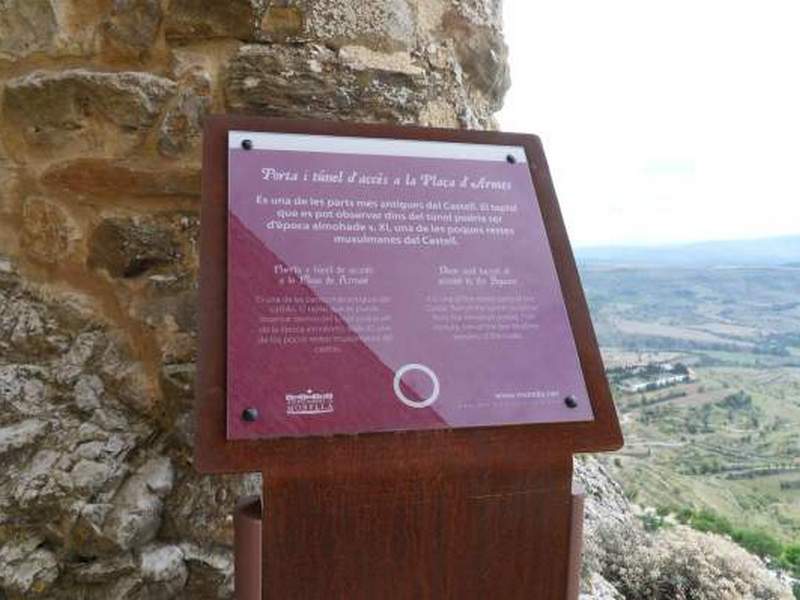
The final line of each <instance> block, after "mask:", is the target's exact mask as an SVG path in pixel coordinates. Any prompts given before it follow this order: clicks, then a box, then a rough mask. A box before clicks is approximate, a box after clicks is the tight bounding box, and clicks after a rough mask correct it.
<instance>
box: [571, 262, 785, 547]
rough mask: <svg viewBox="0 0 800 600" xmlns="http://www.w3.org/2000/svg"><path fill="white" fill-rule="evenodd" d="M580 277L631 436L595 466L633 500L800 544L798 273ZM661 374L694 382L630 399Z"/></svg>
mask: <svg viewBox="0 0 800 600" xmlns="http://www.w3.org/2000/svg"><path fill="white" fill-rule="evenodd" d="M581 277H582V280H583V283H584V286H585V288H586V290H587V297H588V298H589V303H590V306H591V310H592V317H593V320H594V323H595V327H596V329H597V333H598V337H599V339H600V343H601V346H602V347H603V355H604V358H605V362H606V366H607V368H608V369H609V377H610V379H611V380H612V388H613V389H614V395H615V399H616V402H617V408H618V410H619V412H620V417H621V420H622V424H623V430H624V432H625V438H626V445H625V448H624V450H622V451H621V452H619V453H617V454H615V455H613V456H604V457H603V460H604V462H606V464H607V465H608V466H609V467H610V468H611V469H612V472H613V473H614V474H615V476H616V477H617V478H618V479H619V480H620V481H621V482H622V484H623V486H624V488H625V490H626V492H627V493H628V495H629V496H630V497H631V498H634V499H635V500H636V502H637V503H639V504H642V505H645V506H652V507H656V508H660V509H662V512H678V511H680V510H681V509H684V508H692V509H695V510H700V509H710V510H712V511H714V512H715V513H717V514H719V515H721V516H723V517H725V518H727V519H728V520H729V521H730V522H731V523H732V524H733V525H734V526H736V527H741V528H747V529H752V530H757V531H763V532H766V533H768V534H769V535H771V536H773V537H775V538H776V539H778V540H780V541H781V542H782V543H784V544H786V543H791V542H797V541H798V540H800V441H799V438H800V435H798V434H800V269H797V268H774V267H770V268H755V267H748V268H742V269H739V268H724V269H720V268H717V269H715V268H704V269H687V268H667V267H661V268H652V269H646V268H615V267H613V266H608V265H605V266H603V267H602V268H592V267H591V266H589V267H584V268H583V270H582V271H581ZM664 364H666V365H674V364H679V365H685V366H686V367H688V369H689V371H690V372H691V381H689V382H684V383H678V384H674V385H666V386H664V387H659V388H658V389H650V390H647V391H637V392H631V391H630V390H629V388H630V382H631V381H635V382H640V381H641V380H642V378H643V377H644V378H645V381H646V380H647V379H646V378H647V377H648V376H649V377H653V378H656V377H657V375H653V374H652V373H651V374H650V375H647V374H645V375H642V374H641V373H642V372H644V373H647V372H648V371H647V370H648V369H649V371H650V372H652V371H653V370H654V369H655V368H656V366H657V365H664ZM647 365H650V366H649V367H648V366H647ZM670 368H671V367H670ZM654 381H655V379H654ZM626 383H627V389H628V391H626Z"/></svg>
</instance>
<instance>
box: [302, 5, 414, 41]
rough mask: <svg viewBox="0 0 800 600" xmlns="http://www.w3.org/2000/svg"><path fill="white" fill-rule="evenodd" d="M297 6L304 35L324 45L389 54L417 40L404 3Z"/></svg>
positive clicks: (411, 11)
mask: <svg viewBox="0 0 800 600" xmlns="http://www.w3.org/2000/svg"><path fill="white" fill-rule="evenodd" d="M301 6H302V9H301V10H302V11H303V12H304V15H305V22H306V30H307V32H308V34H309V35H310V36H311V37H312V39H314V40H315V41H318V42H320V43H324V44H325V45H328V46H332V47H335V48H338V47H341V46H345V45H358V46H366V47H368V48H371V49H373V50H385V51H390V52H391V51H397V50H408V49H409V48H413V47H414V46H415V44H416V41H417V39H416V28H417V22H416V14H415V8H414V7H413V6H412V4H411V3H410V2H409V1H408V0H388V1H386V2H377V1H375V0H355V1H353V2H338V1H337V0H314V1H307V2H302V3H301Z"/></svg>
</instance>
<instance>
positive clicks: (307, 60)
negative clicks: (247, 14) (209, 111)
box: [226, 45, 433, 122]
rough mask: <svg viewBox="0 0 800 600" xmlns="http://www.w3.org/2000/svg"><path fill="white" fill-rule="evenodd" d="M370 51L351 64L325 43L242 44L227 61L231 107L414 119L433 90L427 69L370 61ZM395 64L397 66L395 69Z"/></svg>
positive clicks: (302, 114) (325, 115)
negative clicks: (306, 44)
mask: <svg viewBox="0 0 800 600" xmlns="http://www.w3.org/2000/svg"><path fill="white" fill-rule="evenodd" d="M350 55H351V56H352V53H351V54H350ZM369 56H370V55H368V54H366V53H364V54H362V55H361V56H360V59H361V60H360V61H359V62H358V64H357V65H354V66H348V65H346V64H343V62H342V61H341V60H340V59H339V56H338V53H336V52H334V51H332V50H330V49H328V48H324V47H321V46H306V47H285V46H261V45H249V46H243V47H242V48H241V49H240V51H239V52H238V54H237V55H236V56H235V57H234V58H233V60H232V61H231V63H230V65H229V66H228V71H227V77H226V99H227V104H228V108H229V110H231V111H234V112H258V113H260V114H268V115H275V116H284V117H315V118H337V119H352V120H361V121H397V122H411V121H414V120H415V119H416V118H417V116H418V115H419V113H420V111H421V110H422V107H423V106H424V104H425V101H426V99H427V98H428V97H429V96H430V95H432V94H433V92H432V88H431V87H430V86H429V84H428V81H427V77H426V76H425V74H424V72H423V71H421V70H420V71H413V70H410V69H409V65H408V63H407V62H400V61H396V60H395V61H392V60H391V59H390V60H388V61H387V60H384V59H383V58H381V59H380V60H379V61H377V62H376V63H370V62H369V60H368V58H369ZM394 65H399V70H392V68H393V66H394Z"/></svg>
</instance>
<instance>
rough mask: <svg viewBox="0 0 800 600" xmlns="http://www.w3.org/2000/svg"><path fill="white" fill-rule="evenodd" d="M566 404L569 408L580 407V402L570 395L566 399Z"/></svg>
mask: <svg viewBox="0 0 800 600" xmlns="http://www.w3.org/2000/svg"><path fill="white" fill-rule="evenodd" d="M564 404H566V405H567V406H568V407H569V408H575V407H576V406H578V401H577V400H576V399H575V396H572V395H569V396H567V397H566V398H564Z"/></svg>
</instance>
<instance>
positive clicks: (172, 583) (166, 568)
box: [141, 545, 189, 600]
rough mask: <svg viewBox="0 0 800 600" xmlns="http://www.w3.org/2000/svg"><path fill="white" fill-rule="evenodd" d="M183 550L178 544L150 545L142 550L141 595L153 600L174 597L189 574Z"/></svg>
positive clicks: (184, 583)
mask: <svg viewBox="0 0 800 600" xmlns="http://www.w3.org/2000/svg"><path fill="white" fill-rule="evenodd" d="M183 558H184V556H183V551H182V550H181V549H180V548H179V547H178V546H172V545H151V546H147V547H146V548H144V549H143V550H142V556H141V573H142V579H143V590H142V592H143V593H142V595H143V597H144V598H153V600H160V599H165V600H166V599H167V598H174V597H175V595H176V594H177V593H178V592H180V591H181V590H182V589H183V587H184V586H185V585H186V579H187V578H188V576H189V573H188V569H187V568H186V563H185V562H184V560H183Z"/></svg>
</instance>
